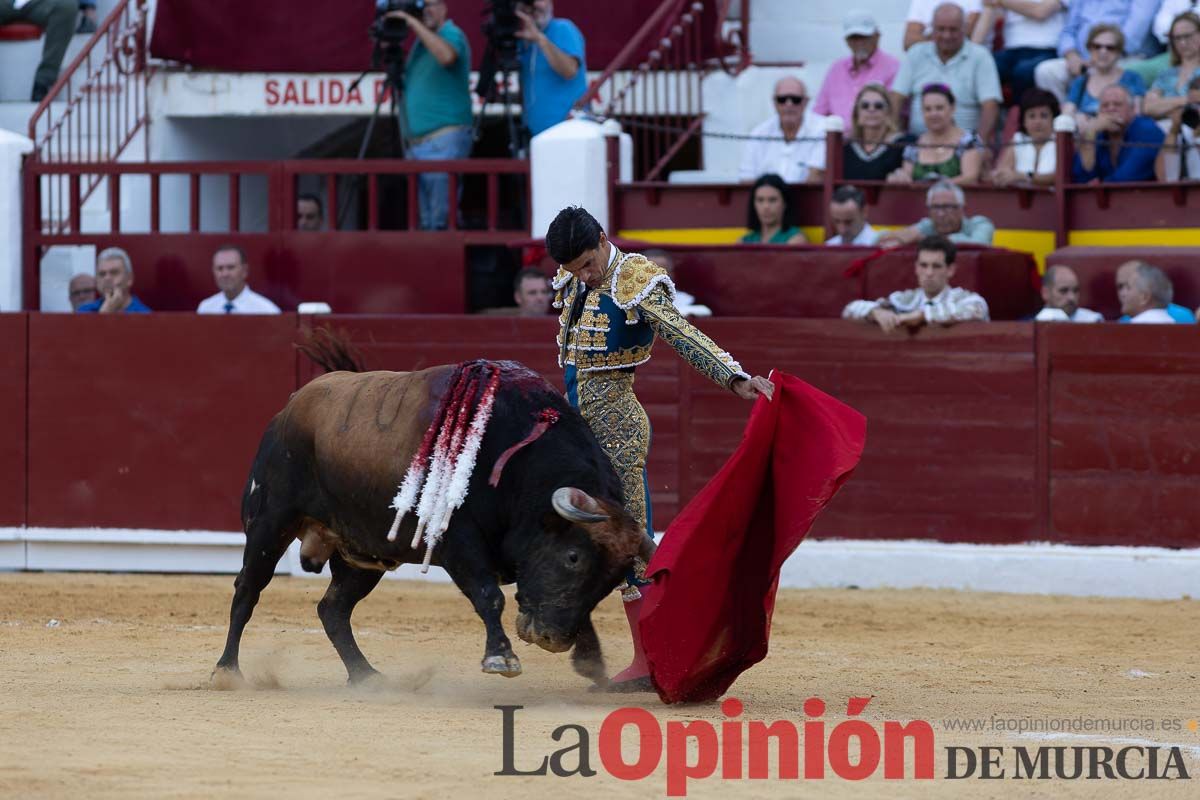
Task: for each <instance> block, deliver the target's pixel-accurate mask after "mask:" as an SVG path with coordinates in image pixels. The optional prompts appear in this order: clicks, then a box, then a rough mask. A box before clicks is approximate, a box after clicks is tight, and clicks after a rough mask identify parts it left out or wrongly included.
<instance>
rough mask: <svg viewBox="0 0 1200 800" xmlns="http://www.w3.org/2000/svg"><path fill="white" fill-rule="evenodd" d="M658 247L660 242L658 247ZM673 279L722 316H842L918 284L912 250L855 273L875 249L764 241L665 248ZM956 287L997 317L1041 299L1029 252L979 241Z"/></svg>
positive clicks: (1016, 314) (1025, 312) (1030, 309)
mask: <svg viewBox="0 0 1200 800" xmlns="http://www.w3.org/2000/svg"><path fill="white" fill-rule="evenodd" d="M655 247H659V246H658V245H655ZM660 249H663V250H666V251H667V252H669V253H671V254H672V255H673V256H674V257H675V258H674V260H675V282H676V285H677V286H678V287H679V288H680V289H681V290H683V291H686V292H688V293H689V294H693V295H695V296H696V302H698V303H702V304H704V305H706V306H708V307H709V308H711V309H712V310H713V313H714V314H716V315H717V316H718V317H729V316H735V317H782V318H800V317H835V318H836V317H840V316H841V315H842V309H843V308H845V306H846V304H847V303H849V302H850V301H851V300H857V299H859V298H868V299H872V300H874V299H875V298H878V297H884V296H886V295H887V294H889V293H891V292H894V291H896V290H898V289H911V288H913V287H914V286H916V285H917V284H916V276H915V275H914V263H915V261H916V255H915V253H914V251H913V250H912V249H911V248H905V249H901V250H890V251H887V252H884V253H881V254H879V255H878V256H877V257H873V258H871V260H870V261H869V262H868V263H867V264H866V266H864V267H863V268H862V269H861V270H860V271H859V272H858V273H857V274H853V275H847V274H846V273H847V270H848V269H849V268H850V266H851V265H852V264H853V263H854V262H856V261H860V260H862V259H864V258H867V257H869V256H872V254H873V253H874V252H875V251H874V249H873V248H863V247H791V246H785V245H759V246H756V247H753V248H748V247H745V246H738V245H723V246H722V245H695V246H688V245H666V246H663V247H661V248H660ZM955 263H956V264H957V268H956V271H955V275H954V280H953V285H955V286H961V287H963V288H964V289H970V290H972V291H976V292H979V293H980V294H981V295H983V297H984V298H985V299H986V300H987V301H988V306H989V308H990V309H991V315H992V319H998V320H1013V319H1020V318H1022V317H1025V316H1029V315H1032V314H1033V313H1035V312H1036V311H1037V309H1038V308H1039V307H1040V304H1041V301H1040V300H1039V298H1038V294H1037V291H1036V289H1035V288H1034V287H1035V270H1036V266H1035V265H1034V263H1033V261H1032V260H1031V259H1030V258H1029V257H1028V256H1026V255H1025V254H1024V253H1016V252H1013V251H1011V250H996V249H991V248H979V247H974V246H967V247H963V248H962V249H960V250H959V254H958V257H957V260H956V262H955Z"/></svg>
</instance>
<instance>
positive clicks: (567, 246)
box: [546, 206, 603, 264]
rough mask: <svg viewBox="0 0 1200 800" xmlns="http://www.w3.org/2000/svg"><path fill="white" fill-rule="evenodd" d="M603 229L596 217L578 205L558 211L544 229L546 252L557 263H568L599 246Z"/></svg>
mask: <svg viewBox="0 0 1200 800" xmlns="http://www.w3.org/2000/svg"><path fill="white" fill-rule="evenodd" d="M602 232H603V229H602V228H601V227H600V223H599V222H597V221H596V218H595V217H593V216H592V215H591V214H589V213H588V212H587V209H584V208H580V207H579V206H567V207H566V208H564V209H563V210H562V211H560V212H558V216H557V217H555V218H554V221H553V222H551V223H550V228H549V229H548V230H547V231H546V252H548V253H549V254H550V257H551V258H553V259H554V261H555V263H557V264H569V263H571V262H572V261H574V260H575V259H577V258H579V257H580V256H581V255H583V254H584V253H585V252H587V251H588V250H595V249H596V248H597V247H599V246H600V234H601V233H602Z"/></svg>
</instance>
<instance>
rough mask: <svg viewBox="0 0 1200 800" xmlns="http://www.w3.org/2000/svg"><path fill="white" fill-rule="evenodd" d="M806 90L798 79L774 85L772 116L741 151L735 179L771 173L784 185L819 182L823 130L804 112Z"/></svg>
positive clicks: (823, 155) (752, 133) (822, 156)
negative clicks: (782, 181) (774, 114)
mask: <svg viewBox="0 0 1200 800" xmlns="http://www.w3.org/2000/svg"><path fill="white" fill-rule="evenodd" d="M807 91H808V90H807V89H806V88H805V86H804V81H802V80H800V79H799V78H781V79H780V80H779V82H778V83H776V84H775V111H776V112H777V113H776V116H774V117H772V118H771V119H768V120H765V121H764V122H762V123H761V124H759V125H758V126H756V127H755V128H754V130H752V131H750V135H751V136H753V137H756V138H755V139H752V140H750V141H748V142H746V144H745V146H744V147H743V149H742V163H741V165H740V166H739V167H738V180H741V181H744V182H749V181H753V180H755V179H757V178H758V177H759V176H760V175H766V174H767V173H774V174H776V175H779V176H780V177H782V178H783V180H785V181H787V182H788V183H820V182H821V179H822V178H823V177H824V175H825V129H824V127H823V126H822V125H821V123H820V122H819V121H818V119H817V118H815V117H812V116H811V115H808V114H806V113H805V111H804V108H805V105H806V104H807V103H808V96H807V94H806V92H807Z"/></svg>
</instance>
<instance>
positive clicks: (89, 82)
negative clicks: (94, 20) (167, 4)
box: [29, 0, 149, 164]
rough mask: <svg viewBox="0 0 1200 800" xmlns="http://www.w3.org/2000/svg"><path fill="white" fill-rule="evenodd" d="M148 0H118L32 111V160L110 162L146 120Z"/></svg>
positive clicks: (75, 162)
mask: <svg viewBox="0 0 1200 800" xmlns="http://www.w3.org/2000/svg"><path fill="white" fill-rule="evenodd" d="M146 5H147V0H121V2H119V3H118V4H117V6H116V8H114V9H113V10H112V13H110V14H109V15H108V17H107V18H106V19H105V20H104V21H103V22H102V23H101V24H100V27H99V29H98V30H97V31H96V33H95V35H94V36H92V38H91V40H90V41H88V43H87V44H86V45H85V46H84V48H83V50H81V51H80V53H79V55H77V56H76V57H75V60H74V61H72V62H71V63H70V65H68V66H67V68H66V69H64V70H62V72H61V73H60V75H59V78H58V81H57V82H56V83H55V84H54V86H52V87H51V89H50V91H49V92H48V93H47V95H46V97H45V99H44V100H42V102H41V103H40V104H39V105H38V107H37V109H36V110H35V111H34V112H33V116H32V117H31V118H30V120H29V138H30V139H32V140H33V147H34V150H33V158H34V159H36V160H39V161H53V162H60V163H68V164H79V163H98V162H100V163H102V162H106V161H113V160H115V159H116V158H117V156H119V155H120V154H121V152H122V151H123V150H124V149H125V148H126V147H128V146H129V144H130V142H132V141H133V139H134V137H135V136H136V135H137V133H138V131H140V130H141V129H142V128H143V127H144V126H145V125H146V122H147V120H148V118H149V116H148V113H147V105H146V95H147V88H148V87H147V83H148V69H147V62H146Z"/></svg>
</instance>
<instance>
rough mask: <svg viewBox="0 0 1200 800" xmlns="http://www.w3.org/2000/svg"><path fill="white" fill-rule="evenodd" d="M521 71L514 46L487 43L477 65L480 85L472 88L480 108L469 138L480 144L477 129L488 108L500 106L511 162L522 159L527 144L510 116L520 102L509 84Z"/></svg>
mask: <svg viewBox="0 0 1200 800" xmlns="http://www.w3.org/2000/svg"><path fill="white" fill-rule="evenodd" d="M520 69H521V64H520V61H519V59H518V56H517V48H516V44H515V42H511V43H510V42H501V43H499V44H497V42H496V41H495V40H493V39H491V38H489V39H488V43H487V47H486V48H485V49H484V51H483V59H482V60H481V61H480V65H479V84H478V85H477V86H476V87H475V91H476V93H477V94H478V95H479V100H480V106H479V114H478V115H477V116H476V117H475V129H474V131H472V136H473V138H474V140H475V141H476V142H478V141H479V137H480V128H481V127H482V126H483V118H484V115H485V113H486V112H487V107H488V105H489V104H491V103H500V104H501V105H502V107H503V109H504V123H505V129H506V130H507V132H508V152H509V155H510V156H512V157H513V158H524V157H525V155H526V146H527V144H528V142H527V141H526V139H525V131H524V128H523V127H522V126H520V125H518V124H517V118H516V115H515V114H514V113H513V105H514V104H515V103H517V102H519V101H520V98H514V97H513V94H512V91H511V90H510V88H509V87H510V86H511V84H512V76H513V74H514V73H518V72H520ZM497 77H499V78H500V81H499V86H497V81H496V78H497Z"/></svg>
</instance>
